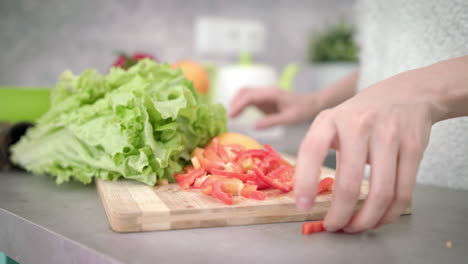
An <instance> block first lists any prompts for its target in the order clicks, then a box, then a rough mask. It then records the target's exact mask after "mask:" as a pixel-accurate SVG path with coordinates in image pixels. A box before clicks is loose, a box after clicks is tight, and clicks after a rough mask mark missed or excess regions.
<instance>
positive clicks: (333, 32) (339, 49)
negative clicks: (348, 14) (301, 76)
mask: <svg viewBox="0 0 468 264" xmlns="http://www.w3.org/2000/svg"><path fill="white" fill-rule="evenodd" d="M308 63H309V64H310V65H312V71H313V76H314V82H315V88H316V89H321V88H324V87H326V86H328V85H330V84H331V83H333V82H335V81H337V80H339V79H341V78H343V77H344V76H346V75H347V74H349V73H350V72H352V71H354V70H356V69H357V67H358V45H357V44H356V42H355V41H354V27H353V26H352V25H351V24H349V23H348V22H346V21H345V20H341V21H340V22H339V23H336V24H333V25H330V26H328V27H327V28H325V29H324V30H323V31H320V32H315V33H313V34H312V35H311V38H310V41H309V50H308Z"/></svg>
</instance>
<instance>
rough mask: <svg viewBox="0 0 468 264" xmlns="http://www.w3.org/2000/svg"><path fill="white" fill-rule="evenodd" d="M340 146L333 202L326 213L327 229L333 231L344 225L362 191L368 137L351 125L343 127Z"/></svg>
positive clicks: (349, 217)
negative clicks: (346, 127) (353, 128)
mask: <svg viewBox="0 0 468 264" xmlns="http://www.w3.org/2000/svg"><path fill="white" fill-rule="evenodd" d="M339 146H340V148H339V159H337V162H338V164H337V171H336V181H335V186H334V188H333V196H332V202H331V206H330V209H329V210H328V213H327V215H326V217H325V229H326V230H327V231H330V232H334V231H337V230H340V229H342V228H343V227H344V226H346V224H348V222H349V221H350V219H351V217H352V214H353V211H354V207H355V206H356V203H357V201H358V198H359V193H360V191H361V182H362V175H363V171H364V165H365V163H366V158H367V137H366V136H365V134H361V133H358V132H357V131H352V130H349V128H348V129H346V130H343V132H342V131H340V135H339Z"/></svg>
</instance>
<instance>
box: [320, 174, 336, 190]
mask: <svg viewBox="0 0 468 264" xmlns="http://www.w3.org/2000/svg"><path fill="white" fill-rule="evenodd" d="M334 183H335V179H333V178H332V177H326V178H323V179H322V180H320V182H319V184H318V188H317V193H323V192H329V191H332V190H333V185H334Z"/></svg>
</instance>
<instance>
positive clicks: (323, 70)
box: [294, 62, 359, 93]
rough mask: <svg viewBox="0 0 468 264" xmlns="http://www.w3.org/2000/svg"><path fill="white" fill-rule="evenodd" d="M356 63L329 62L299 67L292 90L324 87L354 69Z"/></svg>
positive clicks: (303, 91) (301, 90)
mask: <svg viewBox="0 0 468 264" xmlns="http://www.w3.org/2000/svg"><path fill="white" fill-rule="evenodd" d="M358 67H359V65H358V64H357V63H347V62H330V63H318V64H309V65H304V66H302V67H301V70H300V71H299V73H298V76H297V78H296V80H295V85H294V90H295V91H296V92H299V93H308V92H311V91H317V90H320V89H323V88H326V87H327V86H329V85H330V84H332V83H334V82H336V81H338V80H340V79H342V78H343V77H345V76H346V75H348V74H350V73H352V72H353V71H356V70H357V69H358Z"/></svg>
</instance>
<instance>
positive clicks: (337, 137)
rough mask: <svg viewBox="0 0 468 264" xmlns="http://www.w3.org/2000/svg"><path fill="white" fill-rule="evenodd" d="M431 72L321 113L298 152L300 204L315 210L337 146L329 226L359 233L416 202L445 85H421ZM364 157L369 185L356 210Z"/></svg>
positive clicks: (412, 74)
mask: <svg viewBox="0 0 468 264" xmlns="http://www.w3.org/2000/svg"><path fill="white" fill-rule="evenodd" d="M427 74H430V71H427V70H415V71H409V72H406V73H403V74H399V75H396V76H395V77H393V78H390V79H387V80H384V81H382V82H380V83H377V84H375V85H373V86H372V87H369V88H367V89H366V90H364V91H363V92H361V93H359V94H357V95H356V96H354V97H353V98H351V99H350V100H348V101H346V102H344V103H342V104H341V105H338V106H337V107H335V108H332V109H329V110H325V111H323V112H321V113H320V114H319V115H318V116H317V118H316V120H315V121H314V123H313V124H312V126H311V128H310V130H309V131H308V133H307V135H306V137H305V139H304V141H303V143H302V145H301V148H300V151H299V155H298V163H297V167H296V183H295V189H294V190H295V197H296V203H297V206H298V207H299V208H300V209H303V210H308V209H310V208H311V207H312V205H313V201H314V200H315V193H316V188H317V181H318V178H319V175H320V168H321V166H322V163H323V160H324V158H325V156H326V155H327V152H328V150H329V148H334V149H336V150H337V155H338V157H339V158H338V159H337V174H336V182H335V187H334V191H333V197H332V202H331V207H330V209H329V211H328V214H327V216H326V218H325V227H326V229H327V230H328V231H337V230H341V229H343V228H344V231H345V232H360V231H364V230H368V229H372V228H375V227H377V226H379V225H381V224H386V223H391V222H393V221H395V220H397V219H398V218H399V216H400V214H401V213H402V212H403V211H404V210H405V208H406V207H407V206H408V205H409V204H410V202H411V199H412V193H413V189H414V185H415V182H416V175H417V171H418V166H419V164H420V161H421V159H422V156H423V152H424V150H425V148H426V145H427V144H428V140H429V135H430V130H431V126H432V125H433V124H434V123H435V122H436V121H438V120H440V119H441V118H440V116H441V115H440V113H441V111H440V110H441V109H442V107H440V105H438V104H437V103H436V102H437V99H436V98H437V97H438V96H439V95H441V93H440V89H439V87H436V85H434V87H431V85H426V84H423V83H424V82H423V80H427V79H428V78H430V76H427ZM366 162H368V163H369V164H370V165H371V175H370V190H369V194H368V198H367V199H366V201H365V202H364V205H363V206H362V208H361V209H360V210H359V212H357V213H356V214H354V208H355V206H356V203H357V201H358V197H359V193H360V189H361V181H362V176H363V170H364V166H365V164H366Z"/></svg>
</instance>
